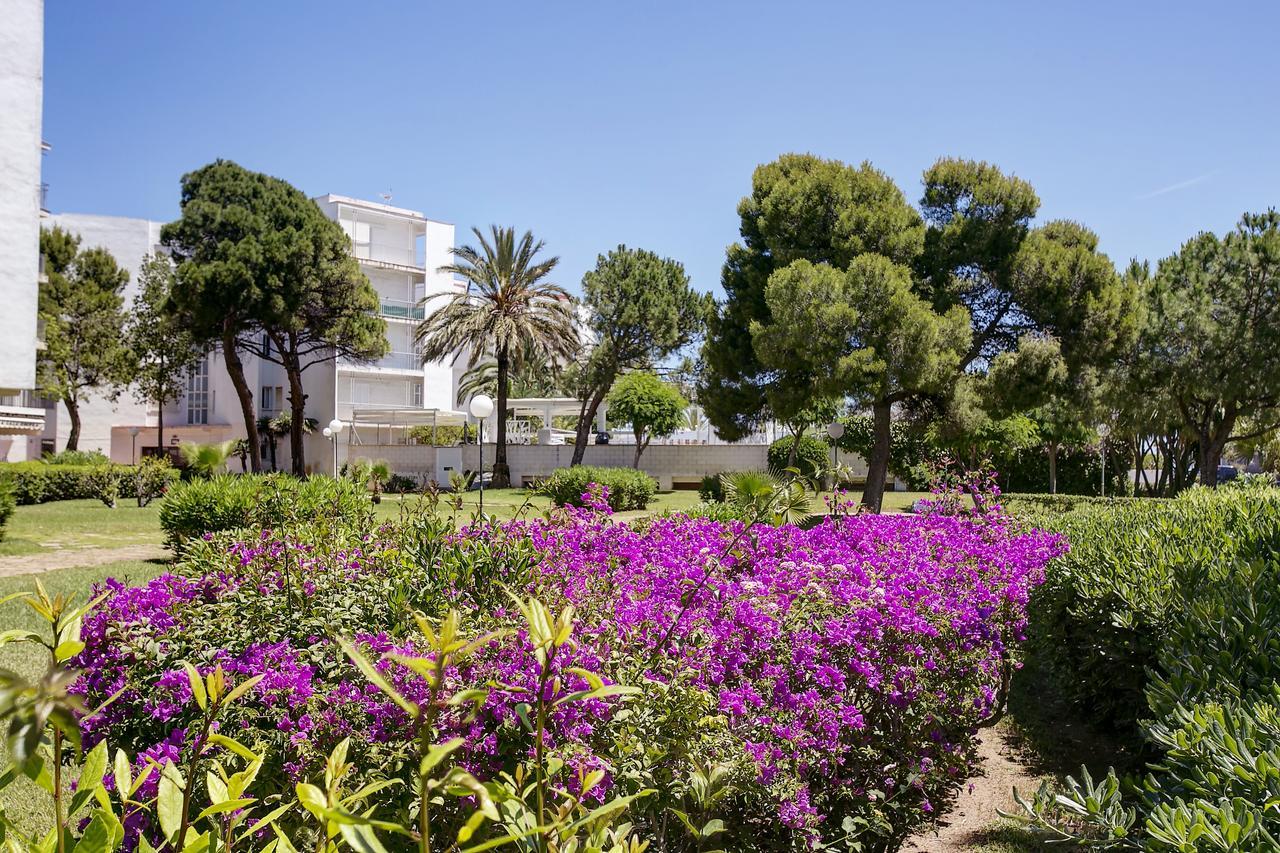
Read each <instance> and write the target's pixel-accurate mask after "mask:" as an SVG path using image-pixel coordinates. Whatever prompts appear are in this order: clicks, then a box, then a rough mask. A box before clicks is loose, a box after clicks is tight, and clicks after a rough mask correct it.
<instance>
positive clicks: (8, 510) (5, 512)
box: [0, 481, 18, 542]
mask: <svg viewBox="0 0 1280 853" xmlns="http://www.w3.org/2000/svg"><path fill="white" fill-rule="evenodd" d="M17 508H18V500H17V498H15V497H14V496H13V488H12V487H10V485H9V484H8V483H6V482H3V481H0V542H3V541H4V534H5V528H7V527H8V526H9V519H10V518H12V517H13V513H14V511H15V510H16V509H17Z"/></svg>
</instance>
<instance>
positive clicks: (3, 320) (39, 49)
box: [0, 0, 48, 461]
mask: <svg viewBox="0 0 1280 853" xmlns="http://www.w3.org/2000/svg"><path fill="white" fill-rule="evenodd" d="M4 18H5V20H4V25H3V26H0V305H3V308H2V309H0V460H13V461H19V460H22V459H27V458H29V457H32V456H39V454H40V434H41V432H42V431H43V428H44V409H43V407H42V405H41V403H40V401H39V399H38V397H37V395H36V394H35V393H34V392H33V390H32V389H33V388H35V384H36V383H35V378H36V348H37V346H38V343H39V342H38V339H37V329H36V306H37V297H38V293H39V290H38V288H39V276H40V218H41V215H42V213H43V212H44V186H43V185H42V184H41V182H40V158H41V156H42V154H43V152H44V151H45V150H47V148H48V146H46V145H45V144H44V143H43V142H42V141H41V137H40V128H41V109H42V106H43V102H42V97H43V93H44V3H43V0H7V2H6V3H5V7H4Z"/></svg>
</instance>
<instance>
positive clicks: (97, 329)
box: [37, 226, 130, 450]
mask: <svg viewBox="0 0 1280 853" xmlns="http://www.w3.org/2000/svg"><path fill="white" fill-rule="evenodd" d="M40 250H41V252H42V253H43V254H44V255H45V259H46V264H47V271H48V274H47V280H46V281H45V282H44V283H42V284H41V285H40V301H39V312H40V319H41V320H43V321H44V323H45V348H44V349H43V350H41V351H40V354H39V359H38V365H37V366H38V381H39V383H40V387H41V388H42V389H43V390H44V392H45V394H47V395H48V396H50V397H53V398H55V399H58V400H61V401H62V402H63V404H64V405H65V406H66V407H67V417H68V419H69V420H70V422H71V429H70V432H69V433H68V434H67V448H66V449H67V450H76V449H78V448H79V444H80V403H81V402H83V401H84V398H85V395H86V394H87V393H88V392H89V391H91V390H96V391H100V392H102V393H105V394H106V395H107V396H108V397H109V398H111V399H115V397H116V396H118V395H119V393H120V389H121V388H122V387H123V386H124V385H125V384H127V383H128V381H129V379H130V375H129V374H130V357H129V351H128V350H127V349H126V348H125V346H124V344H123V342H122V339H123V332H124V312H123V310H122V307H123V304H124V297H123V296H122V295H121V292H122V291H123V290H124V286H125V284H127V283H128V281H129V273H128V272H126V271H125V270H123V269H121V268H120V265H119V264H117V263H116V260H115V258H113V257H112V256H111V253H110V252H108V251H107V250H106V249H83V250H82V249H81V248H80V238H79V237H76V236H74V235H72V234H70V233H68V232H67V231H64V230H62V229H61V228H58V227H56V226H55V227H54V228H52V229H50V230H45V231H42V232H41V235H40Z"/></svg>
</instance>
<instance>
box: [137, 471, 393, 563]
mask: <svg viewBox="0 0 1280 853" xmlns="http://www.w3.org/2000/svg"><path fill="white" fill-rule="evenodd" d="M371 505H372V504H371V500H370V497H369V493H368V491H367V490H366V489H365V488H363V487H362V486H360V485H357V484H356V483H353V482H351V481H350V480H345V479H338V480H335V479H333V478H332V477H312V478H310V479H307V480H297V479H295V478H293V477H290V476H289V475H287V474H259V475H255V474H248V475H234V474H223V475H221V476H218V477H214V478H212V479H208V480H191V481H189V482H186V483H180V484H179V485H177V486H175V487H174V488H172V489H170V490H169V493H168V494H167V495H165V498H164V500H163V501H162V502H161V504H160V527H161V529H162V530H164V534H165V543H166V544H167V545H168V546H169V547H170V548H172V549H173V550H174V551H175V552H176V553H181V551H182V549H183V547H184V546H185V545H186V543H187V542H188V541H189V540H191V539H195V538H198V537H201V536H204V535H205V534H207V533H218V532H220V531H224V530H239V529H241V528H248V527H256V528H266V529H273V528H279V527H281V526H282V525H285V524H290V523H300V524H305V523H307V522H308V521H309V520H312V519H315V518H317V517H320V516H328V517H336V518H339V519H346V520H347V521H349V522H351V523H356V524H358V523H360V522H361V521H363V520H364V519H366V518H368V516H369V511H370V507H371Z"/></svg>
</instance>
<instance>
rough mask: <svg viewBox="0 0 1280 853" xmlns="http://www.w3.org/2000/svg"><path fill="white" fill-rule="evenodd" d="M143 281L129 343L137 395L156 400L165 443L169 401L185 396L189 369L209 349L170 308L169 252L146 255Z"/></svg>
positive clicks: (128, 325) (127, 330) (128, 328)
mask: <svg viewBox="0 0 1280 853" xmlns="http://www.w3.org/2000/svg"><path fill="white" fill-rule="evenodd" d="M138 285H139V289H138V292H137V294H136V295H135V296H134V297H133V309H132V310H131V311H130V313H129V317H128V318H127V319H126V320H125V326H124V336H125V343H126V345H127V346H128V347H129V352H130V356H131V361H130V367H131V369H132V374H133V390H134V395H135V396H136V397H137V399H138V402H140V403H143V404H146V403H155V404H156V409H157V412H158V416H157V423H156V444H157V446H159V447H164V406H165V404H166V403H169V402H173V401H176V400H178V399H179V398H180V397H181V396H182V392H183V390H184V389H185V387H186V379H187V373H188V371H190V369H191V368H192V366H194V365H195V363H196V362H197V361H198V360H199V359H200V357H201V356H202V355H203V354H204V353H203V349H202V348H201V347H200V345H199V343H198V342H197V341H196V339H195V338H194V337H193V336H192V335H191V332H190V331H189V330H188V329H187V328H186V327H185V326H183V325H182V324H181V323H178V322H176V321H175V319H174V317H173V315H172V314H171V313H169V312H168V311H166V310H165V305H166V303H167V302H168V301H169V294H170V292H171V291H172V290H173V264H172V263H171V262H170V260H169V259H168V258H167V257H165V256H164V255H147V256H146V257H145V258H143V260H142V268H141V269H140V270H139V271H138Z"/></svg>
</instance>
